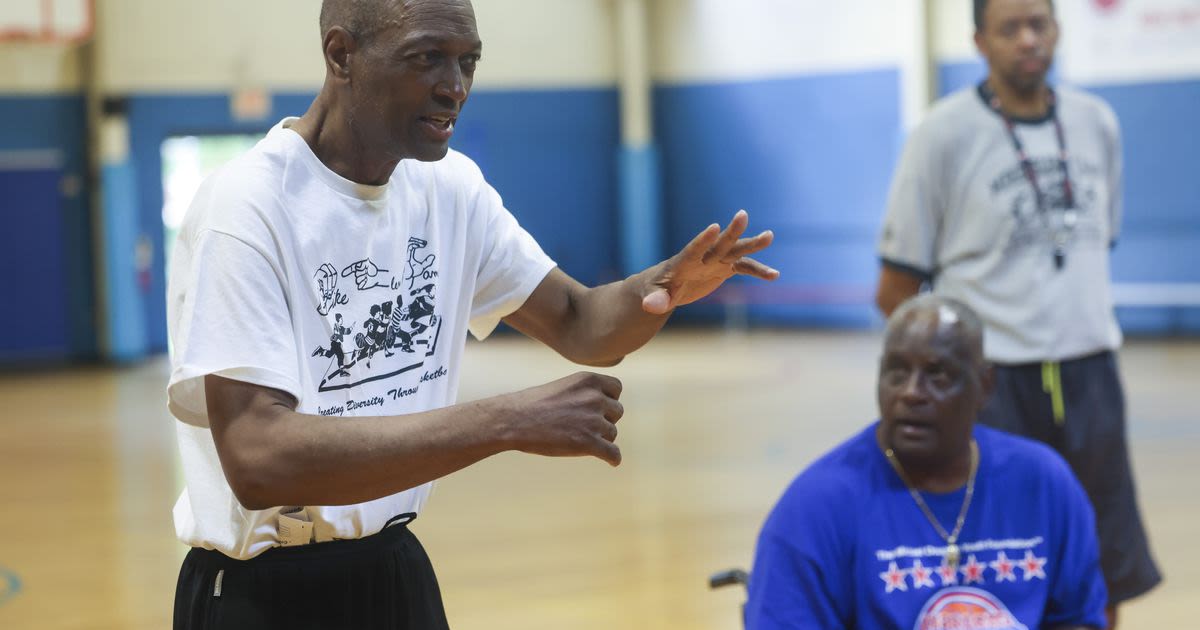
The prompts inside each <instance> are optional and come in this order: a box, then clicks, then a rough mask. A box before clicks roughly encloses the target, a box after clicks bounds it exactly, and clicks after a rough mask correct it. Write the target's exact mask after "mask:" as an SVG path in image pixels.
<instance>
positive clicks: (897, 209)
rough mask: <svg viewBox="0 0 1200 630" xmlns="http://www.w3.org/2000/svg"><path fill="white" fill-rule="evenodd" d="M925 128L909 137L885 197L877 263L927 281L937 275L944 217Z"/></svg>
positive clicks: (931, 152)
mask: <svg viewBox="0 0 1200 630" xmlns="http://www.w3.org/2000/svg"><path fill="white" fill-rule="evenodd" d="M929 136H930V134H929V131H928V129H927V127H926V126H924V125H923V126H921V127H918V128H917V129H916V130H915V131H914V132H913V134H912V135H911V136H910V137H909V140H908V143H907V144H906V145H905V147H904V152H903V154H902V155H901V156H900V164H899V165H898V166H897V168H896V174H895V175H894V176H893V179H892V187H891V190H890V192H889V194H888V207H887V213H886V215H885V216H884V219H883V229H882V232H881V234H880V237H879V258H880V261H881V262H882V263H883V264H884V265H887V266H889V267H893V268H896V269H899V270H901V271H906V272H908V273H911V274H913V275H915V276H917V277H919V278H922V279H925V280H928V279H930V278H931V277H932V276H933V274H934V273H935V272H936V266H937V265H936V252H935V248H936V242H937V236H938V232H939V230H940V228H941V217H942V215H943V212H942V208H941V202H940V194H939V191H938V190H937V189H936V187H935V184H934V182H936V181H937V172H936V170H935V169H936V164H935V162H936V160H935V159H934V150H935V147H934V146H932V139H931V138H930V137H929Z"/></svg>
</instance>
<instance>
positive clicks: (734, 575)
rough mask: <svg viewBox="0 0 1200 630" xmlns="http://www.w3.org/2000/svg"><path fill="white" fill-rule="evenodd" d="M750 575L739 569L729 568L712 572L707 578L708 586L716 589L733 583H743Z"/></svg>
mask: <svg viewBox="0 0 1200 630" xmlns="http://www.w3.org/2000/svg"><path fill="white" fill-rule="evenodd" d="M749 578H750V576H749V574H747V573H746V572H745V571H743V570H741V569H729V570H728V571H721V572H719V573H714V574H712V575H711V576H710V577H709V578H708V588H710V589H716V588H721V587H724V586H731V585H733V584H741V585H743V586H744V585H745V584H746V582H747V580H749Z"/></svg>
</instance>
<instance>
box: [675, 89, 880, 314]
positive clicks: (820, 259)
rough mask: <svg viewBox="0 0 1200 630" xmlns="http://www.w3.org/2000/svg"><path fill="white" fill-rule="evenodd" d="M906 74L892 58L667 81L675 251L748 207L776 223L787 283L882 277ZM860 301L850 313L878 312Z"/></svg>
mask: <svg viewBox="0 0 1200 630" xmlns="http://www.w3.org/2000/svg"><path fill="white" fill-rule="evenodd" d="M899 80H900V77H899V72H898V71H897V70H895V69H883V70H875V71H864V72H855V73H845V74H827V75H816V76H806V77H797V78H791V79H774V80H765V81H752V82H741V83H727V84H716V85H711V84H710V85H697V86H672V87H664V88H659V89H657V90H656V91H655V120H656V124H657V125H658V144H659V147H660V149H661V150H662V153H663V156H664V157H663V174H664V186H665V195H664V197H665V200H666V220H667V225H668V251H676V250H678V249H679V248H680V247H682V246H683V245H684V244H685V243H686V242H687V241H688V240H689V239H690V238H691V237H692V236H694V235H695V234H696V232H697V231H699V230H700V229H702V228H703V227H704V226H705V225H708V224H709V223H711V222H713V221H721V222H722V223H724V222H725V221H728V219H729V217H731V216H732V215H733V213H734V212H735V211H736V210H737V209H739V208H746V209H747V210H749V212H750V216H751V230H752V231H755V232H756V231H757V230H761V229H766V228H770V229H773V230H774V231H775V234H776V239H775V243H776V244H775V245H774V246H773V247H772V248H771V249H769V250H767V251H766V252H764V253H763V255H762V256H761V259H762V260H763V262H765V263H767V264H769V265H771V266H773V267H775V268H777V269H779V270H780V272H781V274H782V277H781V279H780V280H779V284H780V293H781V294H789V293H794V292H793V291H789V290H788V287H814V286H818V287H820V286H825V287H829V288H830V290H831V291H832V292H844V291H845V290H846V289H850V290H852V291H858V292H860V293H861V292H862V290H863V289H865V288H866V287H872V286H873V285H874V282H875V277H876V274H877V273H878V263H877V261H876V257H875V254H874V244H875V239H876V233H877V231H878V226H879V222H880V219H881V217H882V215H883V210H884V206H885V203H886V201H887V191H888V186H889V184H890V181H891V173H892V169H893V167H894V164H895V160H896V157H897V155H898V148H899V146H900V145H899V142H898V138H899V134H900V133H901V123H900V111H899ZM829 308H831V307H824V306H817V305H813V304H803V303H798V304H782V305H775V306H752V307H751V308H750V312H749V318H750V319H751V321H754V320H756V318H759V317H761V318H764V319H770V320H771V321H773V322H776V323H811V322H813V321H816V320H821V321H826V320H827V319H828V318H825V317H823V316H822V315H821V312H822V311H823V310H828V309H829ZM832 308H835V309H841V308H842V307H832ZM852 310H853V311H854V312H853V313H852V314H850V315H847V317H849V318H850V320H849V321H853V322H856V323H861V324H864V325H865V324H867V323H869V322H871V321H873V317H874V315H873V314H872V310H871V307H870V306H869V304H862V305H856V306H853V307H852ZM712 312H719V309H717V310H715V311H714V310H713V309H696V310H695V317H696V318H699V319H706V318H707V317H706V314H708V313H712ZM685 313H687V312H686V311H684V312H682V313H681V314H685ZM685 316H686V315H685Z"/></svg>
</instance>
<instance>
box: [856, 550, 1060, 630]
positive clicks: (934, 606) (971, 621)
mask: <svg viewBox="0 0 1200 630" xmlns="http://www.w3.org/2000/svg"><path fill="white" fill-rule="evenodd" d="M1045 542H1046V541H1045V538H1043V537H1041V536H1034V537H1033V538H1005V539H993V538H986V539H982V540H973V541H967V542H965V543H963V544H962V545H961V552H962V554H963V555H962V559H961V562H960V563H959V564H958V565H957V566H955V565H951V564H949V563H948V562H947V560H946V554H947V552H948V548H947V547H944V546H931V545H922V546H909V545H901V546H899V547H895V548H892V549H877V550H876V551H875V562H876V566H877V573H878V575H879V579H880V582H876V583H875V584H876V587H877V588H882V589H883V595H884V597H885V598H887V599H889V600H890V599H892V598H921V599H923V600H924V601H925V605H924V607H923V608H922V609H921V613H920V614H919V615H918V616H917V623H916V625H915V626H913V627H914V628H915V629H916V630H940V629H943V628H964V629H966V628H980V629H982V628H992V629H998V630H1027V627H1026V625H1025V624H1022V623H1021V622H1020V621H1019V620H1018V619H1017V618H1016V617H1015V616H1014V615H1013V614H1012V613H1011V612H1010V611H1009V609H1008V608H1007V607H1006V606H1005V605H1004V603H1003V601H1001V600H1000V598H999V597H998V596H996V594H995V593H992V592H990V591H992V590H996V589H998V588H1001V585H1004V584H1006V583H1007V584H1010V585H1012V586H1014V587H1016V590H1017V591H1018V592H1022V593H1023V596H1028V597H1034V598H1037V597H1040V596H1041V595H1040V594H1039V593H1041V592H1042V591H1044V589H1046V588H1047V586H1046V569H1047V567H1046V563H1047V560H1048V558H1047V556H1045V555H1039V554H1045ZM1007 590H1008V591H1009V592H1010V593H1011V592H1012V589H1007ZM926 594H929V595H928V599H925V597H926Z"/></svg>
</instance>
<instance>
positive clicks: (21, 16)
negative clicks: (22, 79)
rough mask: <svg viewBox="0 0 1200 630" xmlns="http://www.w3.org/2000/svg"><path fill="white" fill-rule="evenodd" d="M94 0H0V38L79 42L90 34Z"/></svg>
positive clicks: (92, 22)
mask: <svg viewBox="0 0 1200 630" xmlns="http://www.w3.org/2000/svg"><path fill="white" fill-rule="evenodd" d="M92 3H93V0H0V42H4V41H14V40H16V41H38V42H63V43H78V42H82V41H84V40H86V39H88V38H89V37H91V35H92V25H93V24H94V19H93V18H94V13H93V4H92Z"/></svg>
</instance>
